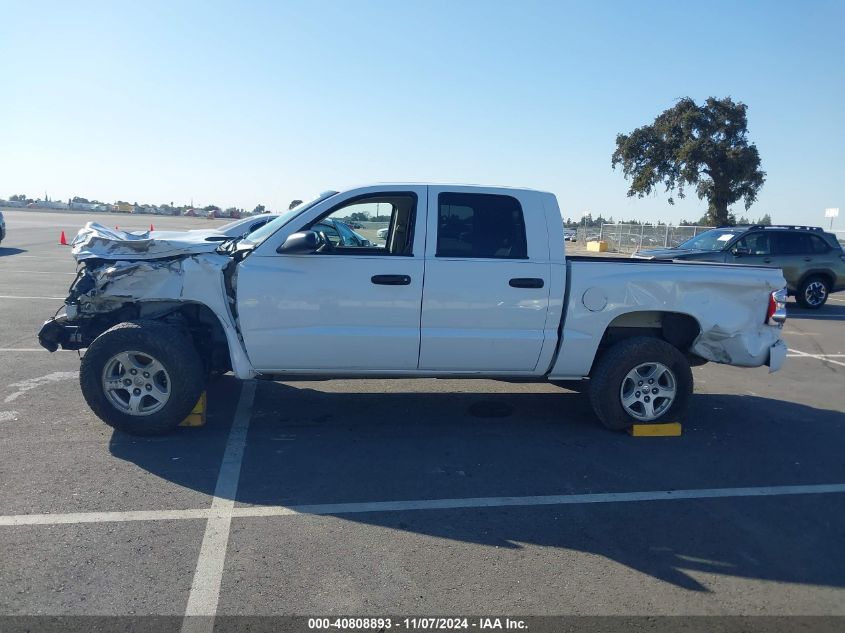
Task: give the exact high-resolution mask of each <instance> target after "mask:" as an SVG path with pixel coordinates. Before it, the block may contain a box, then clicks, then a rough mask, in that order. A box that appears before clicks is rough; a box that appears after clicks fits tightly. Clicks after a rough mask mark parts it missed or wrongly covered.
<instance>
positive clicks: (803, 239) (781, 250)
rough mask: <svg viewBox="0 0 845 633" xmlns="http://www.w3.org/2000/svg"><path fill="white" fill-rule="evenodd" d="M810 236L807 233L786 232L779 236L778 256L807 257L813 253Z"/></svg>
mask: <svg viewBox="0 0 845 633" xmlns="http://www.w3.org/2000/svg"><path fill="white" fill-rule="evenodd" d="M810 237H811V236H810V235H808V234H806V233H791V232H788V231H784V232H783V233H779V234H778V235H777V241H776V242H775V244H777V247H776V251H775V252H776V254H777V255H805V254H808V253H810V252H812V251H811V247H810Z"/></svg>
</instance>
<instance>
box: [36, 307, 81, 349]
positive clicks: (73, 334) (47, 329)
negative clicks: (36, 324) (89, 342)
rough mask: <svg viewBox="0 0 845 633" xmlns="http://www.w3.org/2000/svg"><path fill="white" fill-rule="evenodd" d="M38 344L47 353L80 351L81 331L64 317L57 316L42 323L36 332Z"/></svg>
mask: <svg viewBox="0 0 845 633" xmlns="http://www.w3.org/2000/svg"><path fill="white" fill-rule="evenodd" d="M38 343H39V344H40V345H41V347H43V348H44V349H46V350H47V351H49V352H55V351H56V350H57V349H59V347H61V348H62V349H82V348H83V347H85V345H84V344H83V340H82V330H81V328H80V327H79V326H78V325H73V324H71V323H68V320H67V317H66V316H58V317H55V318H52V319H47V320H46V321H44V325H42V326H41V329H40V330H39V331H38Z"/></svg>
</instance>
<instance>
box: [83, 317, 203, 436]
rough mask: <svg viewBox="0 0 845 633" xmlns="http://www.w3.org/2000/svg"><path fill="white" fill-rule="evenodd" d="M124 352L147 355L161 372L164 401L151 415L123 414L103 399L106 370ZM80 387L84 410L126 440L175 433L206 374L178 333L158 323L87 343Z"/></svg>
mask: <svg viewBox="0 0 845 633" xmlns="http://www.w3.org/2000/svg"><path fill="white" fill-rule="evenodd" d="M127 351H134V352H139V353H140V354H149V356H150V358H154V359H156V360H157V361H158V362H159V363H161V365H162V366H163V367H164V369H165V370H166V374H167V376H168V377H169V380H168V382H167V388H168V389H169V396H168V398H167V401H166V402H165V403H164V405H163V406H162V407H161V409H160V410H157V411H155V412H154V413H150V414H147V415H133V414H130V413H126V412H125V411H122V410H120V409H118V407H117V405H115V404H113V403H112V402H111V400H110V399H109V397H108V396H107V395H106V389H105V386H104V378H103V376H104V371H105V370H106V365H107V363H109V361H110V359H112V358H113V357H114V356H115V355H117V354H120V353H121V352H127ZM79 384H80V386H81V387H82V395H83V396H84V397H85V401H86V402H87V403H88V406H90V407H91V409H92V410H93V411H94V413H96V414H97V416H98V417H99V418H100V419H101V420H103V422H105V423H106V424H108V425H109V426H111V427H113V428H115V429H117V430H119V431H123V432H124V433H129V434H131V435H160V434H163V433H167V432H169V431H172V430H173V429H175V428H176V427H177V426H178V425H179V423H180V422H182V420H184V419H185V418H186V417H187V416H188V414H189V413H190V412H191V410H192V409H193V408H194V406H195V405H196V403H197V400H198V399H199V397H200V395H201V394H202V391H203V389H204V387H205V369H204V367H203V363H202V360H201V359H200V356H199V354H198V353H197V350H196V349H195V347H194V345H193V343H192V341H191V339H190V338H189V337H188V336H186V335H185V334H184V333H183V332H182V331H181V330H180V329H179V328H177V327H175V326H172V325H168V324H166V323H159V322H157V321H127V322H126V323H118V324H117V325H115V326H114V327H112V328H111V329H109V330H106V331H105V332H103V333H102V334H101V335H100V336H98V337H97V338H96V339H95V340H94V342H92V343H91V345H90V346H89V347H88V351H87V352H86V353H85V356H83V357H82V363H81V365H80V369H79Z"/></svg>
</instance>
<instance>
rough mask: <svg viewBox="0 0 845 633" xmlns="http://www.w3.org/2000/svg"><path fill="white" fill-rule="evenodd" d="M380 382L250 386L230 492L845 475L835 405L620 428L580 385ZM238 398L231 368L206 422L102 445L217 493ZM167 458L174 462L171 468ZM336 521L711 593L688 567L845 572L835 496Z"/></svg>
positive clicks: (821, 574) (479, 488) (433, 494)
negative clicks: (595, 410) (609, 564)
mask: <svg viewBox="0 0 845 633" xmlns="http://www.w3.org/2000/svg"><path fill="white" fill-rule="evenodd" d="M375 382H376V381H368V382H367V383H366V384H362V385H361V389H360V392H358V393H348V392H343V393H341V392H334V391H332V389H335V388H336V386H335V385H334V384H333V383H331V382H327V383H325V384H323V385H320V388H311V386H309V385H313V383H297V386H291V385H289V384H283V383H269V382H266V383H265V382H261V383H259V384H258V389H257V394H256V400H255V406H254V411H253V415H252V419H251V423H250V431H249V436H248V440H247V446H246V451H245V455H244V460H243V465H242V471H241V479H240V486H239V489H238V493H237V498H236V502H237V504H238V505H283V506H299V505H306V504H332V503H350V502H367V501H396V500H421V499H472V498H479V497H500V496H509V497H510V496H516V497H518V496H533V495H558V494H589V493H603V492H635V491H660V490H673V489H675V490H677V489H703V488H729V487H746V486H753V487H763V486H778V485H795V484H820V483H840V482H845V460H843V459H842V454H843V448H845V441H843V437H845V414H844V413H842V412H839V411H831V410H826V409H817V408H813V407H809V406H805V405H802V404H796V403H792V402H785V401H778V400H772V399H768V398H761V397H752V396H734V395H706V394H697V395H696V396H695V397H694V400H693V404H692V407H691V409H692V411H691V414H690V418H689V420H688V421H687V422H686V423H685V425H684V435H683V436H682V437H680V438H632V437H629V436H627V435H626V434H624V433H614V432H610V431H607V430H604V429H602V428H601V427H599V426H598V423H597V422H596V421H595V420H594V418H593V415H592V412H591V410H590V407H589V404H588V402H587V400H586V398H585V397H584V396H582V395H579V394H577V393H572V392H568V391H565V390H552V389H546V390H544V391H538V389H537V387H530V386H525V388H523V386H519V385H505V387H504V388H505V389H507V391H508V392H507V393H503V392H501V391H500V392H498V393H496V392H492V393H491V392H490V390H489V389H487V392H485V386H479V389H478V392H477V393H451V392H448V391H445V390H446V389H449V384H450V383H449V382H445V381H425V383H426V384H424V385H423V388H426V389H428V390H427V391H425V392H419V391H418V392H405V393H392V392H384V391H383V389H380V388H379V386H378V385H376V386H375V387H374V386H373V385H374V383H375ZM489 385H490V383H487V386H488V387H489ZM382 386H383V385H382ZM440 389H444V391H440ZM530 389H533V390H534V391H533V392H531V391H530ZM367 390H370V391H371V392H370V393H367V392H366V391H367ZM236 395H237V384H236V381H235V380H234V379H232V378H229V377H226V378H224V379H222V380H220V381H219V383H218V384H217V385H216V386H215V388H214V389H213V390H211V391H210V410H211V413H210V417H209V423H208V426H207V427H206V428H204V429H183V430H180V431H179V432H178V433H176V434H174V435H172V436H169V437H165V438H156V439H149V440H147V439H139V438H128V437H127V436H124V435H121V434H117V433H116V434H114V435H113V437H112V440H111V445H110V448H111V451H112V454H113V455H114V456H115V457H117V458H119V459H123V460H128V461H130V462H133V463H135V464H137V465H138V466H140V467H141V468H144V469H146V470H148V471H150V472H153V473H154V474H156V475H158V476H159V477H162V478H163V479H165V480H168V481H173V482H175V483H178V484H180V485H183V486H188V487H190V488H193V489H196V490H199V491H202V492H205V493H208V494H213V492H214V485H215V481H216V476H217V472H218V467H219V463H220V459H221V456H222V452H223V447H224V445H225V442H226V438H227V434H228V429H229V427H230V425H231V420H232V413H233V410H234V406H235V401H236V400H237V397H236ZM178 455H183V456H184V459H183V460H182V461H181V462H179V463H180V466H179V467H178V468H174V466H173V463H174V462H173V461H172V460H173V458H174V456H178ZM186 460H191V461H190V462H189V463H190V464H191V468H186V465H187V464H186ZM338 519H339V520H343V521H348V522H350V523H352V524H359V525H360V524H365V525H371V526H379V527H386V528H391V529H395V530H401V531H404V532H410V533H415V534H420V535H426V536H434V537H438V538H441V539H447V540H452V541H456V542H466V543H474V544H480V545H484V546H490V547H498V548H509V549H512V548H520V547H522V545H521V544H531V545H535V546H542V547H546V548H555V549H556V550H558V551H559V552H560V553H561V555H562V558H561V560H566V559H565V558H564V557H563V554H565V552H566V551H567V550H576V551H580V552H588V553H591V554H596V555H600V556H603V557H606V558H607V559H610V560H613V561H616V562H617V563H619V564H622V565H625V566H627V567H629V568H631V569H634V570H638V571H639V572H641V573H644V574H648V575H649V576H652V577H654V578H657V579H660V580H662V581H664V582H667V583H671V584H672V585H675V586H677V587H681V588H685V589H688V590H694V591H706V590H707V589H706V587H705V585H704V584H702V582H699V580H698V579H697V578H700V577H701V575H706V574H721V575H732V576H738V577H745V578H755V579H764V580H771V581H777V582H791V583H807V584H815V585H827V586H834V587H845V551H843V549H842V547H841V543H842V538H843V536H845V534H843V531H842V527H841V526H842V525H845V503H843V495H833V494H827V495H804V496H775V497H767V498H747V497H746V498H725V499H710V500H707V499H699V500H688V501H672V502H633V503H597V504H578V505H557V506H534V507H519V506H513V507H505V508H496V509H484V508H469V509H458V510H436V511H431V510H427V511H399V512H371V513H357V514H342V515H338ZM259 529H260V528H259ZM561 573H569V572H567V571H566V570H561ZM576 581H577V579H576Z"/></svg>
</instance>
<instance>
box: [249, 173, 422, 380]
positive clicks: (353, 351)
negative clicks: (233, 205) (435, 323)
mask: <svg viewBox="0 0 845 633" xmlns="http://www.w3.org/2000/svg"><path fill="white" fill-rule="evenodd" d="M426 204H427V189H426V187H425V186H420V187H408V186H404V187H401V190H400V189H396V190H392V189H391V188H389V187H385V188H383V189H382V188H379V190H378V191H376V192H373V193H372V194H366V195H363V196H360V195H359V196H356V197H355V198H353V199H349V200H346V201H341V202H338V203H336V204H335V205H334V206H332V207H331V208H330V209H329V210H328V211H327V212H325V213H322V214H320V216H319V217H317V218H316V219H312V220H310V221H303V222H304V223H303V224H302V225H301V226H296V227H294V228H295V229H296V230H297V231H303V230H314V231H316V232H318V233H319V234H321V235H323V236H324V238H325V242H326V243H325V244H324V246H323V247H321V248H320V249H319V252H314V253H308V254H279V253H276V252H273V251H270V253H268V254H266V255H262V256H259V255H258V253H256V254H254V255H252V256H250V257H248V258H246V259H245V260H244V261H243V262H242V263H241V264H240V266H239V272H238V279H237V283H238V291H237V294H238V314H239V319H240V324H241V330H242V332H243V337H244V341H245V343H246V348H247V350H248V353H249V357H250V360H251V361H252V364H253V366H254V367H255V368H256V369H257V370H258V371H262V372H268V373H269V372H274V373H282V372H290V373H295V372H305V373H308V372H312V373H336V372H338V371H348V372H350V373H357V372H368V371H402V370H414V369H416V367H417V360H418V357H419V348H420V305H421V302H422V287H423V255H424V253H423V250H424V244H425V219H426ZM353 214H356V215H355V216H354V217H355V218H358V217H361V216H362V215H364V216H366V217H368V218H370V220H371V221H369V222H366V223H364V224H365V226H364V228H362V229H360V230H359V233H360V234H361V235H362V237H364V238H366V239H365V240H364V241H362V240H351V239H344V237H343V234H342V232H343V228H345V226H344V227H343V228H340V229H339V223H341V222H343V221H344V219H347V218H349V217H351V216H352V215H353ZM383 226H387V227H388V235H387V239H386V240H384V239H382V240H378V239H377V238H376V233H377V230H378V228H381V227H383Z"/></svg>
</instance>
